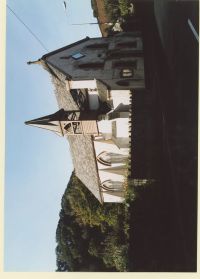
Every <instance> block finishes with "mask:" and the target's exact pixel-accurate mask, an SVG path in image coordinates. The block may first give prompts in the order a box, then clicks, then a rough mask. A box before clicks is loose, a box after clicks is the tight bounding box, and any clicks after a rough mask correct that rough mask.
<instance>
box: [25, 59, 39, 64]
mask: <svg viewBox="0 0 200 279" xmlns="http://www.w3.org/2000/svg"><path fill="white" fill-rule="evenodd" d="M27 64H28V65H31V64H41V59H38V60H35V61H28V62H27Z"/></svg>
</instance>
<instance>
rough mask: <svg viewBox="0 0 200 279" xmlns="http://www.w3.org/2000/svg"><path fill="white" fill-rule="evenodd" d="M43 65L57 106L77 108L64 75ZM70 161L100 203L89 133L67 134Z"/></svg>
mask: <svg viewBox="0 0 200 279" xmlns="http://www.w3.org/2000/svg"><path fill="white" fill-rule="evenodd" d="M42 65H43V67H44V68H45V69H46V70H47V71H49V72H50V74H51V79H52V82H53V84H54V87H55V90H54V92H55V96H56V99H57V102H58V106H59V108H60V109H61V108H63V109H64V110H77V109H79V108H78V106H77V105H76V103H75V102H74V100H73V98H72V96H71V94H70V92H67V89H66V85H65V75H63V74H62V73H61V72H59V71H58V70H56V69H55V68H54V67H53V66H51V65H48V64H46V63H44V62H43V63H42ZM67 138H68V141H69V145H70V151H71V155H72V161H73V165H74V169H75V174H76V176H77V177H78V178H79V179H80V180H81V181H82V182H83V184H84V185H85V186H86V187H87V188H88V189H89V191H91V192H92V194H93V195H94V196H95V197H96V198H97V199H98V200H99V201H100V202H101V203H102V202H103V199H102V196H101V192H100V187H99V185H100V183H99V181H100V180H99V175H98V170H97V165H96V158H95V156H94V154H95V151H94V145H93V140H92V137H91V136H90V135H86V136H85V135H78V136H68V137H67Z"/></svg>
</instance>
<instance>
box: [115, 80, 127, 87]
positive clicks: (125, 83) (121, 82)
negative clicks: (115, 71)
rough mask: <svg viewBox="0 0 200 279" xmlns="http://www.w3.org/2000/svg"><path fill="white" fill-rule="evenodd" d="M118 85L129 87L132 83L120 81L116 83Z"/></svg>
mask: <svg viewBox="0 0 200 279" xmlns="http://www.w3.org/2000/svg"><path fill="white" fill-rule="evenodd" d="M116 84H117V85H119V86H129V84H130V82H129V80H119V81H117V82H116Z"/></svg>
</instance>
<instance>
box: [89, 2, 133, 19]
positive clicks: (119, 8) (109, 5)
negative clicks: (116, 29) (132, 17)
mask: <svg viewBox="0 0 200 279" xmlns="http://www.w3.org/2000/svg"><path fill="white" fill-rule="evenodd" d="M132 2H133V1H130V0H104V5H105V10H106V15H107V16H108V17H109V19H110V20H113V21H115V20H117V19H118V18H119V17H120V16H126V15H128V14H129V10H128V7H129V5H130V3H132ZM91 6H92V9H93V15H94V17H97V16H98V9H97V4H96V0H91Z"/></svg>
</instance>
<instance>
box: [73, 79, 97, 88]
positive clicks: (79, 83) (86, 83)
mask: <svg viewBox="0 0 200 279" xmlns="http://www.w3.org/2000/svg"><path fill="white" fill-rule="evenodd" d="M68 82H69V86H70V88H71V89H83V88H91V89H96V88H97V84H96V80H94V79H93V80H70V81H68Z"/></svg>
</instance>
